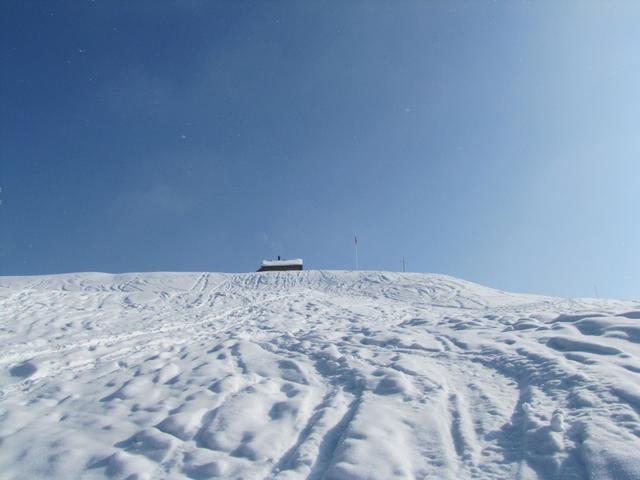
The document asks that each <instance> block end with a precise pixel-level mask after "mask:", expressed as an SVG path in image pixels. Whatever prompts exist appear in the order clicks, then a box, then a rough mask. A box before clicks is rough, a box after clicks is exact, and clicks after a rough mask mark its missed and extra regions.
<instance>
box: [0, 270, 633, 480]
mask: <svg viewBox="0 0 640 480" xmlns="http://www.w3.org/2000/svg"><path fill="white" fill-rule="evenodd" d="M639 342H640V303H638V302H624V301H613V300H607V301H604V300H569V299H556V298H548V297H540V296H531V295H515V294H509V293H504V292H499V291H496V290H492V289H489V288H485V287H481V286H479V285H475V284H472V283H469V282H465V281H462V280H457V279H454V278H451V277H446V276H441V275H422V274H399V273H381V272H333V271H332V272H329V271H304V272H282V273H275V272H274V273H251V274H237V275H232V274H216V273H203V274H199V273H145V274H126V275H107V274H99V273H83V274H70V275H56V276H42V277H0V478H2V479H13V478H30V479H34V478H59V479H71V478H105V477H107V478H129V479H133V478H139V479H142V478H149V479H158V478H176V479H178V478H194V479H203V478H216V477H220V478H242V479H251V478H273V479H303V478H309V479H323V478H326V479H390V478H401V479H410V478H434V479H464V478H482V479H492V478H523V479H535V478H543V479H552V478H563V479H564V478H567V479H578V478H592V479H618V480H619V479H639V478H640V416H639V415H640V345H639Z"/></svg>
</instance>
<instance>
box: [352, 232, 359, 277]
mask: <svg viewBox="0 0 640 480" xmlns="http://www.w3.org/2000/svg"><path fill="white" fill-rule="evenodd" d="M353 243H354V245H355V247H356V270H358V235H357V234H355V233H354V234H353Z"/></svg>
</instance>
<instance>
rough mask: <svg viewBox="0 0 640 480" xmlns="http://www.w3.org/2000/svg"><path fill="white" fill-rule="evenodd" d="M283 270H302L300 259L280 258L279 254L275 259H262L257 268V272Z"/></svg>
mask: <svg viewBox="0 0 640 480" xmlns="http://www.w3.org/2000/svg"><path fill="white" fill-rule="evenodd" d="M285 270H302V259H301V258H295V259H293V260H281V259H280V256H278V259H277V260H262V264H261V265H260V268H259V269H258V271H259V272H281V271H285Z"/></svg>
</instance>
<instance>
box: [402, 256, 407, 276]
mask: <svg viewBox="0 0 640 480" xmlns="http://www.w3.org/2000/svg"><path fill="white" fill-rule="evenodd" d="M402 271H403V272H406V270H405V268H404V255H403V256H402Z"/></svg>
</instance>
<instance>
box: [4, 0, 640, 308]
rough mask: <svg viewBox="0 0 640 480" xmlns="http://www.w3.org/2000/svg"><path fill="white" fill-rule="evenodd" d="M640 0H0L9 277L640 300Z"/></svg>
mask: <svg viewBox="0 0 640 480" xmlns="http://www.w3.org/2000/svg"><path fill="white" fill-rule="evenodd" d="M639 25H640V3H639V2H637V1H635V0H634V1H624V0H620V1H616V2H605V1H577V0H576V1H568V2H555V1H548V2H544V1H542V2H529V1H526V2H525V1H512V0H509V1H494V2H488V1H487V2H483V1H465V2H449V1H382V0H374V1H357V0H356V1H351V2H344V1H338V0H335V1H326V2H324V1H312V2H300V1H297V0H292V1H263V0H260V1H236V0H234V1H231V0H228V1H215V2H214V1H212V2H207V1H196V0H180V1H178V0H175V1H168V0H167V1H156V0H147V1H135V2H130V1H125V0H121V1H106V0H96V1H81V0H77V1H70V0H69V1H55V0H46V1H45V0H43V1H36V0H31V1H19V0H6V1H3V2H1V3H0V30H1V31H2V33H1V35H2V50H1V55H2V57H1V62H2V65H1V76H2V78H1V91H0V111H1V113H0V185H1V186H2V192H1V193H0V198H1V199H2V205H0V275H23V274H47V273H59V272H71V271H108V272H122V271H149V270H150V271H156V270H157V271H169V270H171V271H173V270H176V271H183V270H191V271H194V270H195V271H234V272H236V271H252V270H255V269H256V268H257V267H258V264H259V262H260V260H261V259H262V258H265V257H273V256H276V255H282V256H283V257H289V258H291V257H302V258H304V260H305V267H306V268H312V269H314V268H326V269H351V268H353V266H354V248H353V233H354V232H357V233H358V237H359V255H360V266H361V268H363V269H370V270H374V269H375V270H378V269H383V270H401V269H402V256H405V258H406V262H407V267H408V270H411V271H419V272H438V273H446V274H450V275H454V276H458V277H462V278H466V279H468V280H472V281H476V282H479V283H482V284H485V285H489V286H493V287H496V288H501V289H506V290H512V291H525V292H533V293H545V294H554V295H565V296H595V294H596V289H597V292H598V295H600V296H608V297H622V298H636V299H637V298H640V28H639Z"/></svg>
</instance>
